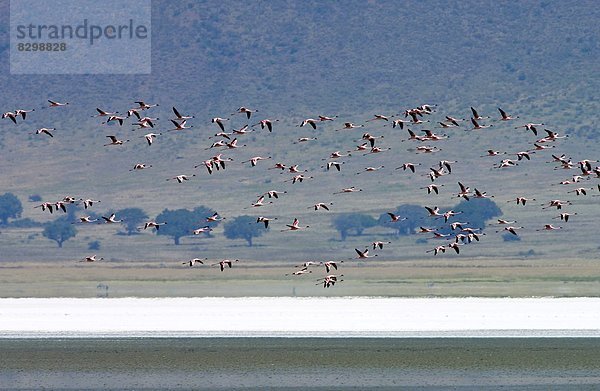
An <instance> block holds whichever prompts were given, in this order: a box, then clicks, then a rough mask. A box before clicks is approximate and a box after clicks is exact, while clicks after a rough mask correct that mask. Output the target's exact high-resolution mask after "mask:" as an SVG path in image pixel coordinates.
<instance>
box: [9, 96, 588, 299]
mask: <svg viewBox="0 0 600 391" xmlns="http://www.w3.org/2000/svg"><path fill="white" fill-rule="evenodd" d="M157 106H159V105H158V104H154V103H152V104H149V103H146V102H144V101H137V102H135V106H134V107H131V108H129V109H128V110H126V111H125V112H123V113H122V114H121V113H119V112H117V111H110V110H106V109H104V108H102V109H101V108H96V110H95V113H93V115H91V117H95V118H98V119H99V120H100V121H101V122H100V123H99V125H106V124H111V123H112V124H114V125H117V126H113V127H111V128H110V129H122V127H123V125H124V124H125V123H129V124H130V125H131V126H134V127H135V128H136V129H139V130H142V131H143V132H144V133H145V134H143V135H142V136H139V138H140V139H143V141H141V142H144V143H146V144H147V146H148V147H151V146H152V145H153V144H154V143H159V142H160V141H159V140H160V138H161V136H163V135H165V134H167V132H173V133H174V134H177V133H179V132H200V131H199V130H196V129H194V126H193V125H189V124H188V122H192V121H194V120H197V119H196V118H195V116H193V115H190V114H188V113H182V112H181V111H180V110H178V109H177V108H176V107H171V109H170V112H171V113H172V117H171V118H169V119H168V121H167V123H168V124H169V126H172V128H171V129H168V130H164V131H158V130H155V129H157V128H158V124H159V120H160V119H159V118H158V117H153V116H151V114H150V113H151V112H152V110H153V108H155V107H157ZM46 108H47V109H52V110H68V109H69V103H66V102H58V101H53V100H48V104H47V105H46V106H45V107H44V109H46ZM439 111H440V110H439V108H438V107H437V106H436V105H428V104H423V105H420V106H416V107H412V108H407V109H404V110H403V111H401V112H400V113H397V114H393V115H383V114H375V115H374V116H373V117H371V118H368V119H366V120H364V122H363V123H352V122H341V121H342V120H340V119H339V118H338V116H326V115H319V116H316V117H314V118H304V119H301V120H298V121H297V122H296V124H295V126H296V127H301V128H308V129H312V130H313V131H316V130H321V129H322V127H323V126H324V125H325V124H328V123H333V124H335V126H334V129H333V130H332V131H333V132H342V133H343V132H348V131H352V130H355V129H356V130H357V131H359V132H360V133H362V136H360V138H359V139H358V141H359V144H358V145H356V146H355V147H354V148H353V149H351V150H347V151H341V150H337V151H331V153H330V154H329V156H322V159H321V161H324V162H325V163H323V164H322V165H320V166H319V167H320V170H319V169H312V170H308V169H302V168H300V165H299V164H295V163H290V162H274V163H273V164H271V165H269V166H268V167H266V170H277V171H280V172H282V173H289V174H290V176H289V178H288V179H286V180H285V181H283V182H289V183H291V184H292V185H296V184H300V183H302V182H304V181H309V180H312V179H314V178H315V177H316V176H320V175H335V173H336V172H341V171H344V170H345V166H344V165H345V164H346V162H347V161H348V159H359V158H360V156H367V155H376V154H379V153H384V152H386V151H390V150H391V149H392V148H391V147H390V146H389V145H386V144H385V143H384V141H387V140H384V136H382V135H376V134H372V131H369V132H366V131H365V129H364V128H366V127H367V126H378V125H377V124H379V125H383V126H387V127H391V128H392V129H394V131H397V132H398V133H397V137H398V138H399V139H400V138H401V140H400V141H401V142H407V144H408V143H414V145H415V147H414V151H415V153H416V154H415V156H418V155H422V154H423V155H430V154H438V153H440V154H441V151H442V150H443V148H442V146H443V143H444V142H445V141H446V140H447V139H448V138H449V137H450V136H449V135H447V134H441V133H440V132H439V131H437V130H435V129H443V131H455V130H456V131H459V130H460V131H470V132H493V131H495V129H494V126H496V127H498V124H502V123H510V124H513V125H511V128H514V129H524V131H526V132H528V133H530V134H531V137H532V139H533V140H532V142H531V145H529V146H527V147H526V148H524V149H523V150H521V151H514V152H508V151H500V150H494V149H489V150H487V151H482V152H481V153H482V155H481V157H482V158H488V157H491V158H495V159H497V160H498V161H496V162H495V164H493V166H492V167H493V169H497V170H511V169H513V168H514V167H515V166H518V165H520V164H528V162H529V161H530V160H532V159H536V158H538V156H539V155H542V154H546V155H548V157H547V158H546V159H551V160H550V161H551V162H552V163H554V165H555V166H554V167H553V169H555V170H557V171H562V170H573V171H575V172H576V173H575V174H572V175H570V178H569V179H566V180H563V181H561V182H558V184H560V185H574V187H573V188H571V187H569V188H568V189H567V190H566V191H565V193H566V194H575V195H576V196H586V195H587V194H588V193H589V192H592V191H594V192H595V191H600V184H596V185H595V186H594V187H590V186H589V185H584V183H585V182H586V181H587V180H590V179H592V178H600V166H597V167H594V165H593V163H595V162H598V160H593V159H589V158H583V159H580V160H578V161H573V160H572V159H571V158H570V157H568V156H566V155H565V154H559V153H553V152H554V151H552V149H553V148H555V147H556V146H557V145H559V143H560V142H561V141H562V140H564V139H566V138H567V137H568V136H567V135H560V134H559V133H558V132H556V131H553V130H550V129H548V128H547V127H546V125H545V124H544V123H541V122H538V123H534V122H527V120H520V118H519V117H518V116H513V115H510V114H508V113H507V112H506V111H504V110H503V109H501V108H498V113H497V116H494V117H491V116H482V115H481V114H480V113H479V112H478V111H477V110H476V109H475V108H474V107H471V108H470V110H468V113H469V116H468V118H459V117H457V116H454V115H446V114H440V113H439ZM37 113H38V112H36V111H35V110H34V109H32V110H23V109H17V110H14V111H11V112H6V113H4V114H3V115H2V119H6V120H9V121H11V122H12V123H14V124H15V125H16V124H19V123H21V122H24V121H26V120H27V119H28V118H30V116H33V115H36V114H37ZM259 114H262V113H261V112H259V111H258V110H254V109H250V108H247V107H239V108H238V109H237V110H235V111H234V112H233V113H231V114H230V115H228V116H223V117H214V118H212V119H210V121H209V120H207V121H206V122H207V124H208V123H209V122H210V123H211V124H214V125H207V126H214V127H215V128H214V131H215V132H216V133H213V132H210V133H211V134H210V135H209V136H210V137H205V138H206V140H208V139H211V140H214V139H216V141H211V142H209V144H210V145H207V146H206V149H205V150H207V151H211V152H210V153H207V155H208V154H210V155H212V156H210V157H208V156H207V158H206V159H205V160H202V161H201V163H200V164H197V165H195V166H194V168H200V169H202V170H206V171H205V172H204V175H216V174H217V172H222V171H225V170H226V168H227V167H229V166H230V165H232V164H236V163H237V162H238V159H237V156H236V155H235V154H236V151H237V150H239V149H241V148H244V147H247V148H250V141H248V142H247V143H245V144H244V143H243V141H242V140H243V139H244V136H245V135H247V134H249V133H253V132H268V133H272V132H277V131H278V130H279V129H278V127H279V126H281V128H283V127H284V126H285V125H283V123H284V121H283V119H282V120H281V121H280V119H269V118H257V117H258V115H259ZM436 117H439V119H440V120H436V121H434V120H433V119H432V118H436ZM234 118H243V120H244V121H247V123H246V124H244V125H243V126H241V127H240V128H233V127H232V126H231V125H230V124H232V123H233V119H234ZM338 123H340V124H339V125H338ZM418 127H428V128H429V129H420V130H415V129H417V128H418ZM288 128H289V126H288ZM411 128H412V129H411ZM327 131H329V130H327ZM268 133H267V134H268ZM33 134H35V135H37V136H39V137H50V138H54V137H60V135H59V131H57V130H56V129H55V128H45V127H44V128H39V129H37V130H35V131H34V132H33ZM318 137H319V134H316V132H315V135H314V136H310V137H300V138H297V139H296V140H295V141H294V142H293V143H292V144H298V143H309V142H312V141H316V140H317V139H318ZM106 139H107V142H106V144H104V145H103V146H104V147H107V148H119V147H121V146H123V145H124V144H126V143H129V142H134V140H132V139H127V138H122V137H120V136H118V135H117V134H110V135H106ZM341 139H343V137H340V140H341ZM438 145H440V146H438ZM212 151H214V153H213V152H212ZM226 152H228V153H230V154H231V155H230V156H225V153H226ZM534 154H537V155H534ZM513 156H514V157H513ZM270 159H273V157H272V156H252V157H251V158H249V159H247V160H239V161H240V162H241V164H242V165H249V166H250V167H257V166H263V167H264V165H265V164H266V163H264V161H267V160H270ZM436 160H437V159H436ZM234 162H235V163H234ZM456 164H460V158H459V159H458V160H447V159H440V160H439V162H438V163H437V164H436V165H434V166H429V167H427V166H425V163H424V162H413V161H403V162H398V163H397V165H398V166H397V167H392V168H386V167H385V166H384V165H375V166H368V167H365V168H364V170H361V171H359V172H354V173H353V174H354V175H359V176H360V177H364V176H365V174H367V173H372V172H376V171H379V170H384V169H387V170H390V169H392V170H402V172H404V173H406V174H407V175H415V174H417V172H419V173H420V174H422V175H421V176H423V177H426V179H425V181H426V182H425V183H423V185H424V186H422V187H420V188H419V189H421V190H423V191H424V193H426V194H427V196H428V197H435V196H436V195H438V194H440V192H441V191H442V190H441V188H442V187H444V186H446V189H447V188H448V186H450V184H448V183H446V184H439V181H438V179H439V178H441V177H446V176H449V175H451V174H452V173H453V168H454V167H455V165H456ZM422 166H425V167H422ZM130 167H131V168H130V169H129V171H139V170H146V169H150V168H152V165H151V164H148V163H147V162H135V163H132V165H131V166H130ZM328 172H329V173H328ZM200 175H201V174H189V173H185V174H178V175H175V176H173V177H170V178H165V179H166V181H172V182H176V184H184V183H185V182H187V181H190V180H191V179H192V178H193V177H196V176H200ZM355 178H359V177H355ZM163 180H164V179H163ZM463 182H464V180H462V181H460V180H459V181H456V192H455V193H452V197H458V198H462V199H464V200H467V201H468V200H471V199H478V198H479V199H481V198H492V197H495V196H494V195H490V194H487V192H485V191H482V190H481V189H480V188H476V187H475V186H474V185H473V184H470V186H472V187H470V186H469V184H466V183H463ZM294 187H295V186H294ZM363 190H365V189H363V188H360V187H358V186H357V184H356V183H354V184H353V185H352V186H350V185H348V186H347V187H343V188H341V189H339V190H337V191H335V192H333V193H332V195H344V194H350V193H355V192H362V191H363ZM288 192H289V191H278V190H268V191H266V192H264V193H263V194H261V195H259V196H258V198H257V199H256V201H254V202H252V203H251V204H250V205H248V206H247V207H246V208H245V209H251V210H259V208H260V210H268V205H269V204H272V203H273V202H276V201H277V200H278V199H279V197H281V196H282V195H283V194H286V193H288ZM424 196H425V194H424ZM496 199H497V198H496ZM506 201H507V202H513V203H516V204H517V205H519V206H523V207H525V206H526V205H528V206H530V205H532V202H533V201H536V199H534V198H527V197H525V196H524V195H522V194H515V195H514V198H511V199H507V200H506ZM100 202H101V201H100V200H94V199H91V198H76V197H72V196H65V197H64V198H62V199H60V200H57V201H47V202H43V203H41V204H39V205H37V206H36V208H40V209H41V210H42V211H48V212H50V213H53V212H59V211H62V212H66V211H67V208H68V206H69V205H70V204H81V205H83V206H84V208H85V209H86V210H87V209H88V208H92V207H93V206H94V205H95V204H98V203H100ZM538 202H539V201H538ZM572 204H573V202H572V201H569V200H561V199H553V200H547V201H546V202H545V203H544V204H543V208H542V209H556V210H557V211H558V212H557V213H558V215H555V216H553V217H552V218H554V219H560V220H561V221H562V222H563V223H564V224H567V223H568V222H569V221H570V220H569V219H570V217H571V216H575V215H576V213H569V212H567V211H565V210H564V209H563V207H565V209H567V207H568V206H569V205H572ZM333 205H334V203H333V202H329V201H327V202H322V201H319V202H316V203H315V204H314V205H311V206H308V207H307V208H308V209H314V210H315V211H319V210H324V211H329V210H330V208H332V206H333ZM535 205H539V204H535ZM303 208H305V207H303ZM424 208H425V210H426V211H427V213H428V216H429V218H430V219H431V226H427V227H420V228H419V232H420V233H424V234H431V235H433V237H432V238H437V239H441V242H443V243H444V244H440V245H437V246H435V247H433V248H429V249H427V250H426V252H427V253H432V254H433V255H440V254H443V253H445V252H446V251H447V250H448V251H454V252H456V254H460V253H461V248H462V247H463V246H465V245H469V244H471V243H475V242H479V241H480V240H481V239H482V236H483V235H485V233H483V232H481V229H477V228H473V227H470V226H469V222H461V221H459V220H460V212H456V211H454V210H441V209H440V208H439V207H438V206H429V205H428V206H424ZM387 215H388V216H389V219H390V220H389V221H390V222H391V223H396V222H401V221H404V220H406V219H411V216H399V215H397V214H395V213H392V212H387ZM280 217H281V216H280ZM225 218H226V217H222V216H221V214H219V213H215V214H214V215H212V216H206V221H205V222H199V224H198V225H199V227H198V228H197V229H195V230H194V231H193V232H190V234H193V235H200V234H202V233H206V232H210V231H211V230H212V229H211V228H210V227H209V226H208V225H203V224H206V223H208V222H215V221H221V220H223V219H225ZM288 218H289V224H283V225H282V226H281V229H279V230H278V231H280V232H295V231H303V230H307V229H310V226H309V225H304V224H301V222H300V220H299V219H298V218H297V217H294V216H293V215H292V216H289V217H288ZM101 219H102V220H100V219H93V218H91V217H90V216H81V217H79V222H78V223H80V224H90V223H97V224H114V223H122V222H123V220H122V219H118V217H117V216H115V214H114V213H112V214H110V215H109V216H101ZM457 219H458V220H457ZM277 220H278V217H273V216H268V215H266V214H265V215H262V214H261V215H258V216H256V224H263V225H264V227H265V228H269V227H270V224H271V225H273V224H277V223H274V222H275V221H277ZM280 220H281V219H280ZM441 221H443V224H445V225H446V226H448V227H450V228H451V230H452V232H454V234H444V233H441V232H439V230H440V229H439V227H438V228H434V226H438V223H441ZM168 223H169V222H168V221H160V222H157V221H153V220H150V221H146V222H145V223H144V225H143V226H141V227H139V229H140V230H146V229H153V230H159V229H160V227H161V226H163V225H165V224H168ZM517 224H518V223H517V221H514V220H505V219H498V220H497V222H496V225H497V227H498V229H497V230H496V232H497V233H504V232H506V233H509V234H511V235H516V236H518V235H519V232H520V231H521V230H525V229H526V228H525V227H524V226H523V225H517ZM562 228H563V226H558V225H555V224H553V223H551V222H548V223H546V224H544V225H543V226H541V227H537V228H536V230H537V231H555V230H560V229H562ZM390 243H391V242H382V241H374V242H372V243H371V244H370V245H369V246H365V248H355V253H356V256H355V257H354V258H348V259H360V260H366V259H369V258H372V257H377V256H378V254H373V253H370V251H373V252H376V251H379V250H382V249H383V248H384V246H386V245H388V244H390ZM102 259H103V258H98V257H97V256H96V255H90V256H86V257H85V258H83V260H82V262H95V261H99V260H102ZM348 259H347V260H348ZM207 260H208V259H207V258H193V259H191V260H189V261H185V262H182V264H183V265H186V266H189V267H197V266H198V265H205V261H207ZM236 262H239V260H238V259H235V260H230V259H223V260H220V261H218V262H214V263H208V264H209V265H210V266H215V267H218V268H219V269H220V270H221V271H224V270H226V269H229V268H232V267H233V265H234V264H235V263H236ZM343 263H344V261H343V260H339V261H334V260H329V261H307V262H304V263H302V264H300V265H297V269H296V270H295V271H293V272H290V273H288V274H286V275H289V276H302V275H306V274H310V273H312V272H313V270H314V269H315V268H322V269H323V270H324V272H325V276H324V277H322V278H319V279H317V280H316V282H317V285H322V286H323V287H325V288H328V287H331V286H334V285H335V284H336V283H339V282H341V281H343V279H342V277H343V274H332V272H333V273H337V270H338V267H341V266H342V264H343Z"/></svg>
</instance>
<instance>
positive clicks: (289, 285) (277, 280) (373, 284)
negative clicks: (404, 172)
mask: <svg viewBox="0 0 600 391" xmlns="http://www.w3.org/2000/svg"><path fill="white" fill-rule="evenodd" d="M293 270H294V269H293V268H292V267H291V266H279V265H277V266H273V265H272V264H271V263H267V262H260V261H244V262H243V263H242V262H240V263H237V264H235V265H234V267H233V268H232V269H227V270H225V271H224V272H222V273H221V272H220V271H219V270H218V269H217V268H214V267H213V268H209V267H208V266H202V265H201V266H198V267H194V268H188V267H184V266H182V265H178V264H165V263H159V264H157V263H146V262H136V263H133V264H132V263H124V262H106V263H104V262H96V263H94V264H88V263H77V264H64V263H56V262H47V263H39V262H36V263H3V264H2V265H1V266H0V296H1V297H97V296H99V297H105V296H106V297H131V296H136V297H194V296H224V297H235V296H323V295H325V296H355V295H361V296H390V297H394V296H403V297H442V296H448V297H464V296H481V297H540V296H554V297H576V296H598V292H600V270H599V269H598V267H597V265H596V262H595V261H593V260H592V261H586V260H581V259H580V260H566V259H565V260H553V261H548V260H534V259H498V258H491V259H490V258H477V259H467V260H463V259H453V260H443V259H433V260H416V261H367V262H359V261H346V262H345V263H344V264H343V265H342V267H340V270H339V272H340V273H342V274H344V277H343V279H344V281H343V282H340V283H338V284H337V285H335V286H334V287H332V288H329V289H324V288H323V287H322V286H320V285H316V284H317V282H316V279H317V278H319V277H321V276H322V275H324V272H325V271H324V270H321V268H315V269H313V270H314V271H313V273H312V274H309V275H304V276H286V275H285V274H286V273H290V272H291V271H293ZM103 286H106V287H108V289H105V288H103Z"/></svg>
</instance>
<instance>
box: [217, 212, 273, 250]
mask: <svg viewBox="0 0 600 391" xmlns="http://www.w3.org/2000/svg"><path fill="white" fill-rule="evenodd" d="M223 229H224V232H223V233H224V234H225V237H226V238H227V239H244V240H246V241H247V242H248V247H252V239H253V238H257V237H259V236H261V235H262V234H264V233H265V231H266V230H267V229H266V228H265V226H264V224H262V223H260V224H257V223H256V218H255V217H252V216H247V215H244V216H238V217H236V218H235V219H233V220H231V221H228V222H227V223H225V225H224V226H223Z"/></svg>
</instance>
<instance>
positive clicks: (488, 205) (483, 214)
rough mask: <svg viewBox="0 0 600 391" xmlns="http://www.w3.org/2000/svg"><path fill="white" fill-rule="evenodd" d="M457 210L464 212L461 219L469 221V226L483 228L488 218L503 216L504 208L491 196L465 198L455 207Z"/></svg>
mask: <svg viewBox="0 0 600 391" xmlns="http://www.w3.org/2000/svg"><path fill="white" fill-rule="evenodd" d="M454 210H455V211H456V212H462V214H461V215H460V216H459V218H460V221H468V222H469V226H470V227H473V228H479V229H483V228H485V223H486V221H487V220H490V219H493V218H494V217H497V216H502V210H501V209H500V208H499V207H498V205H497V204H496V203H495V202H494V201H492V200H491V199H489V198H472V199H471V200H469V201H466V200H463V201H461V202H460V203H459V204H458V205H456V206H455V207H454Z"/></svg>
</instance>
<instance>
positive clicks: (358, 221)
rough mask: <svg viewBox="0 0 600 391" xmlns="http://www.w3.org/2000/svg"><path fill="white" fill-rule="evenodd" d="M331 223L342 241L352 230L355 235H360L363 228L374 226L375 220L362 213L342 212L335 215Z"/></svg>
mask: <svg viewBox="0 0 600 391" xmlns="http://www.w3.org/2000/svg"><path fill="white" fill-rule="evenodd" d="M332 223H333V228H335V229H336V230H337V231H338V232H339V233H340V237H341V239H342V241H344V240H346V238H347V237H348V235H349V234H350V232H352V231H353V232H354V233H355V235H356V236H360V235H362V233H363V231H364V230H365V229H367V228H371V227H374V226H376V225H377V220H375V219H374V218H373V217H371V216H369V215H366V214H362V213H343V214H340V215H339V216H337V217H335V218H334V219H333V221H332Z"/></svg>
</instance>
